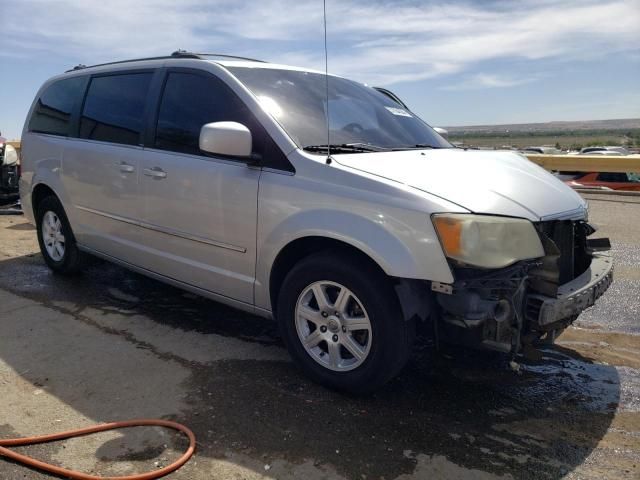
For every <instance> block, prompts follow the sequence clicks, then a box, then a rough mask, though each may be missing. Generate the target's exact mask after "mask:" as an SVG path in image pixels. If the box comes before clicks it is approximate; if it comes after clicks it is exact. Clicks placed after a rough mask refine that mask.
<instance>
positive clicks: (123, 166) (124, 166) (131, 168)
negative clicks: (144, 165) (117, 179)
mask: <svg viewBox="0 0 640 480" xmlns="http://www.w3.org/2000/svg"><path fill="white" fill-rule="evenodd" d="M120 171H121V172H124V173H132V172H135V171H136V167H134V166H133V165H129V164H128V163H126V162H120Z"/></svg>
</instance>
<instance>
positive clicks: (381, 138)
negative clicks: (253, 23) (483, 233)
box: [228, 67, 452, 153]
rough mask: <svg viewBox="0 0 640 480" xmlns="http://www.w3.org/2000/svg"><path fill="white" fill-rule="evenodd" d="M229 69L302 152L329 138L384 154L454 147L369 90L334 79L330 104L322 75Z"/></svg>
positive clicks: (408, 113) (247, 68) (390, 100)
mask: <svg viewBox="0 0 640 480" xmlns="http://www.w3.org/2000/svg"><path fill="white" fill-rule="evenodd" d="M228 70H229V71H230V72H231V73H232V74H233V75H234V76H235V77H236V78H237V79H238V80H240V82H242V83H243V84H244V85H245V86H246V87H247V88H248V89H249V90H251V92H252V93H253V94H254V95H255V96H256V98H257V99H258V101H259V102H260V103H261V105H262V107H263V108H264V109H265V110H266V111H267V112H269V113H270V114H271V116H272V117H273V118H274V119H275V120H276V121H277V122H278V123H280V125H281V126H282V128H284V130H285V131H286V132H287V133H288V134H289V137H291V139H292V140H293V141H294V142H295V143H296V144H297V145H298V146H299V147H301V148H308V147H314V146H321V145H322V144H327V137H328V140H329V143H330V144H336V145H344V144H358V145H367V146H371V147H376V148H380V149H405V148H406V149H410V148H417V147H431V148H452V145H451V144H450V143H449V142H447V141H446V140H445V139H443V138H442V137H441V136H440V135H438V134H437V133H436V132H435V131H434V130H433V129H432V128H431V127H430V126H429V125H427V124H426V123H425V122H424V121H422V120H421V119H420V118H419V117H417V116H416V115H415V114H414V113H413V112H411V111H409V110H407V109H405V108H403V107H402V105H400V104H398V103H397V102H395V101H394V100H392V99H391V98H389V97H388V96H387V95H385V94H383V93H380V92H379V91H377V90H375V89H374V88H371V87H367V86H366V85H362V84H359V83H356V82H353V81H351V80H347V79H344V78H340V77H332V76H330V77H329V78H328V81H329V92H328V102H327V77H326V76H325V75H324V74H320V73H313V72H306V71H298V70H285V69H275V68H252V67H228ZM327 104H328V108H329V122H328V125H329V132H327ZM327 133H328V135H327ZM309 150H310V151H312V150H311V148H309ZM338 153H339V152H338Z"/></svg>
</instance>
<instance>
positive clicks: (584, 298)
mask: <svg viewBox="0 0 640 480" xmlns="http://www.w3.org/2000/svg"><path fill="white" fill-rule="evenodd" d="M612 281H613V262H612V260H611V257H609V256H608V255H602V254H600V255H594V256H593V259H592V260H591V265H590V267H589V268H588V269H587V270H585V271H584V273H582V274H581V275H579V276H578V277H576V278H574V279H573V280H571V281H570V282H567V283H565V284H563V285H560V286H559V287H558V295H557V297H556V298H552V297H548V296H546V295H540V294H537V293H529V294H527V295H526V298H525V303H524V313H525V318H526V319H527V320H528V321H529V322H533V323H534V324H535V325H537V326H538V327H539V328H540V329H542V330H545V327H548V326H550V325H551V324H553V323H555V322H558V321H560V320H564V319H568V318H571V317H575V316H577V315H578V314H580V313H581V312H582V311H583V310H585V309H587V308H589V307H590V306H592V305H593V304H594V303H595V301H596V300H597V299H598V298H599V297H601V296H602V294H603V293H604V292H605V291H606V290H607V289H608V288H609V285H611V282H612Z"/></svg>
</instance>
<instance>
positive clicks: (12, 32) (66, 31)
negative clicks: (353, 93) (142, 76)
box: [0, 0, 640, 87]
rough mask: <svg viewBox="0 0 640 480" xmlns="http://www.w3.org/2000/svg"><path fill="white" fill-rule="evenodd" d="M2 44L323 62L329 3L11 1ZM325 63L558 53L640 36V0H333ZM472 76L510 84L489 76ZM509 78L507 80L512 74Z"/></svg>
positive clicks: (459, 66) (91, 53)
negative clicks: (324, 16)
mask: <svg viewBox="0 0 640 480" xmlns="http://www.w3.org/2000/svg"><path fill="white" fill-rule="evenodd" d="M3 4H4V8H3V18H18V19H20V21H19V22H13V23H12V22H8V23H5V26H4V28H3V29H2V31H3V33H2V34H0V35H2V36H0V44H2V45H4V46H6V47H7V48H8V49H10V50H11V51H12V52H13V54H14V55H18V54H31V52H39V53H42V52H45V53H57V54H58V55H63V56H65V57H67V58H73V59H74V60H77V61H82V62H83V63H93V62H98V61H105V60H111V59H117V58H123V57H138V56H144V55H157V54H166V53H168V52H171V51H173V50H174V49H175V48H178V47H180V48H185V49H190V50H201V51H202V50H205V51H211V50H222V51H225V52H229V53H236V54H239V55H248V56H258V57H260V56H263V57H266V58H267V59H269V60H274V61H278V62H289V63H294V64H301V65H303V66H309V67H314V68H318V69H323V67H324V58H323V50H322V45H323V40H322V31H323V27H322V2H321V1H320V0H316V1H306V2H301V1H295V0H292V1H284V0H262V1H261V2H237V1H234V0H181V1H178V2H176V1H175V0H136V1H131V0H110V1H104V0H103V1H94V0H59V1H56V2H50V1H46V0H4V1H3ZM327 10H328V31H329V47H330V49H329V52H330V53H329V67H330V70H331V71H332V72H334V73H337V74H343V75H347V76H350V77H353V78H357V79H359V80H362V81H367V82H368V83H379V84H392V83H396V82H401V81H412V80H421V79H425V78H432V77H437V76H442V75H449V74H453V73H458V72H465V71H467V70H470V69H472V68H476V69H477V68H478V65H481V64H482V62H486V61H492V60H505V59H529V60H539V59H545V58H556V59H561V60H567V61H570V60H576V59H587V58H591V57H595V58H597V57H598V56H603V55H608V54H613V53H617V52H627V51H631V50H633V49H637V45H638V44H640V34H639V33H638V32H639V29H638V25H640V0H614V1H608V2H602V1H593V0H587V1H584V0H583V1H577V0H568V1H567V0H565V1H561V0H558V1H553V0H544V1H534V0H525V1H523V2H503V1H496V2H482V3H480V2H478V3H477V4H475V3H469V2H463V3H443V2H426V3H424V4H421V5H417V4H407V3H405V2H402V3H397V2H392V1H387V2H373V1H357V0H342V1H338V0H329V1H328V5H327ZM468 81H469V82H471V83H469V85H471V84H475V85H479V86H484V87H499V86H510V85H509V82H510V81H511V82H514V81H516V82H517V81H518V80H517V79H511V80H509V79H508V78H502V79H501V78H498V77H494V76H491V75H487V74H484V76H482V75H476V76H475V78H474V77H470V78H469V79H468ZM473 82H475V83H473ZM505 82H506V83H505Z"/></svg>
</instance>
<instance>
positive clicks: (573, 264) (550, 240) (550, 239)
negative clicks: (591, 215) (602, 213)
mask: <svg viewBox="0 0 640 480" xmlns="http://www.w3.org/2000/svg"><path fill="white" fill-rule="evenodd" d="M537 228H538V231H539V233H540V236H541V237H543V238H542V243H543V245H544V249H545V254H546V256H545V258H544V259H543V260H542V261H543V266H542V267H541V268H540V269H538V271H537V272H535V273H534V277H537V278H534V280H533V282H532V286H533V288H534V290H537V291H539V292H540V293H544V294H545V295H549V296H555V292H556V291H557V287H558V285H562V284H564V283H567V282H570V281H571V280H573V279H574V278H576V277H577V276H579V275H580V274H582V273H583V272H584V271H585V270H586V269H587V268H589V265H590V264H591V256H590V255H589V254H588V252H587V249H586V238H587V235H588V234H589V233H590V232H591V231H593V230H590V227H589V226H588V225H587V224H586V223H585V222H583V221H571V220H553V221H548V222H541V223H539V224H537ZM536 273H537V275H536Z"/></svg>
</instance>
